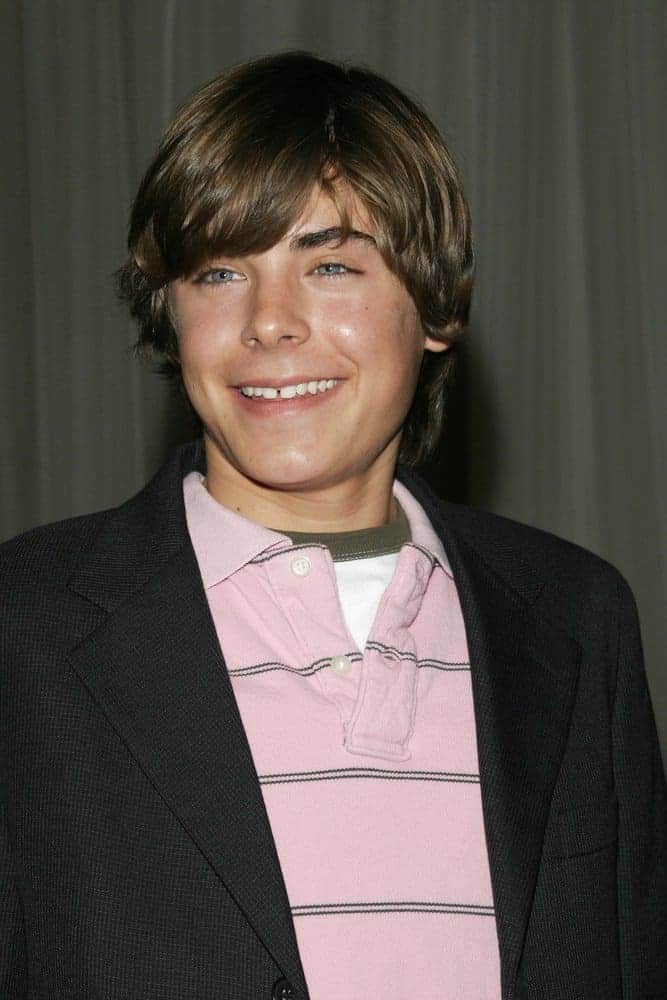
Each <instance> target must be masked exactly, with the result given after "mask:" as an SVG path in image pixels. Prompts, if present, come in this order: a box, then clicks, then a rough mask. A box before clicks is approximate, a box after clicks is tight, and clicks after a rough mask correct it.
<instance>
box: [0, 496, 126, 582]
mask: <svg viewBox="0 0 667 1000" xmlns="http://www.w3.org/2000/svg"><path fill="white" fill-rule="evenodd" d="M112 513H113V509H110V510H103V511H97V512H96V513H93V514H82V515H79V516H78V517H70V518H66V519H65V520H62V521H55V522H53V523H51V524H43V525H40V526H39V527H36V528H31V529H30V530H28V531H25V532H23V533H22V534H20V535H16V537H14V538H10V539H8V540H7V541H6V542H3V543H2V544H0V588H4V587H5V586H11V587H12V589H14V588H15V587H16V586H17V585H20V584H21V583H24V584H28V585H30V584H34V585H37V586H39V585H40V584H41V583H42V582H46V581H47V580H48V581H53V580H54V579H55V578H57V579H59V580H67V579H68V578H69V576H70V575H71V574H72V573H73V572H74V569H75V567H76V566H77V564H78V562H79V560H80V559H81V557H82V555H84V554H85V552H86V551H87V550H88V549H89V548H90V547H91V546H92V545H93V543H94V541H95V539H96V538H97V536H98V535H99V533H100V531H101V530H102V528H103V527H104V526H105V524H106V523H107V522H108V520H109V517H110V516H111V515H112Z"/></svg>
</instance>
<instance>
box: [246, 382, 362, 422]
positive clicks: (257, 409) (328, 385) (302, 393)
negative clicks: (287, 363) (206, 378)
mask: <svg viewBox="0 0 667 1000" xmlns="http://www.w3.org/2000/svg"><path fill="white" fill-rule="evenodd" d="M344 382H345V380H344V379H335V378H334V379H331V378H329V379H324V378H322V379H309V380H308V381H305V380H304V381H300V382H293V383H290V384H289V385H280V386H276V385H273V386H251V385H242V386H234V387H233V390H232V391H233V392H234V395H235V396H236V399H237V401H238V403H239V405H240V406H241V408H242V409H243V411H244V412H245V413H248V414H251V415H253V416H256V417H271V418H274V417H283V416H284V417H288V416H292V415H299V416H301V415H304V414H307V413H309V412H310V411H311V410H317V409H319V408H320V407H326V406H327V405H328V403H329V402H330V401H331V400H332V399H333V398H334V397H335V396H337V395H338V393H339V392H340V391H341V387H342V386H343V384H344Z"/></svg>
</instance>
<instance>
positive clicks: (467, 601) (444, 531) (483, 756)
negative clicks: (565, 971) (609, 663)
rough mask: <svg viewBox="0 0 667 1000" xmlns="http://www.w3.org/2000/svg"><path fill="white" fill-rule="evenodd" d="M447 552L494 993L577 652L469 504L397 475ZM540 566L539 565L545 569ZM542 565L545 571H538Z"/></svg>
mask: <svg viewBox="0 0 667 1000" xmlns="http://www.w3.org/2000/svg"><path fill="white" fill-rule="evenodd" d="M401 478H402V479H404V480H406V485H408V486H409V488H410V489H411V490H412V492H413V493H414V494H415V496H416V497H417V499H418V500H419V501H420V503H421V504H422V506H423V507H424V509H425V510H426V512H427V513H428V515H429V517H430V519H431V522H432V523H433V525H434V527H435V529H436V531H438V533H439V534H440V537H441V539H442V542H443V545H444V547H445V551H446V553H447V556H448V558H449V561H450V564H451V567H452V572H453V575H454V579H455V582H456V585H457V590H458V594H459V599H460V601H461V607H462V612H463V618H464V622H465V628H466V636H467V641H468V650H469V654H470V663H471V673H472V685H473V699H474V704H475V716H476V727H477V745H478V753H479V765H480V784H481V792H482V805H483V811H484V824H485V830H486V839H487V846H488V851H489V863H490V869H491V881H492V886H493V894H494V902H495V910H496V922H497V930H498V939H499V946H500V958H501V973H502V996H503V1000H508V998H510V997H511V996H513V993H514V985H515V981H516V978H517V973H518V969H519V962H520V958H521V950H522V946H523V941H524V937H525V933H526V929H527V924H528V919H529V916H530V908H531V903H532V898H533V893H534V889H535V883H536V880H537V874H538V869H539V864H540V858H541V852H542V842H543V839H544V832H545V827H546V822H547V816H548V812H549V807H550V802H551V796H552V792H553V789H554V785H555V783H556V778H557V775H558V771H559V767H560V763H561V760H562V757H563V754H564V751H565V744H566V740H567V734H568V728H569V723H570V717H571V714H572V709H573V705H574V697H575V692H576V685H577V680H578V677H579V668H580V661H581V655H582V650H581V647H580V645H579V643H577V642H576V640H575V639H573V638H572V637H571V636H570V635H569V634H568V633H566V632H564V631H563V630H562V628H560V626H559V625H558V624H556V623H554V622H551V621H549V620H548V619H547V618H545V617H543V616H542V615H541V614H540V613H539V612H538V611H537V610H535V608H534V607H533V604H534V602H535V600H536V597H537V593H538V591H539V586H537V585H536V584H537V581H539V580H542V581H543V579H544V576H543V575H542V576H541V577H540V576H539V575H538V573H537V571H536V570H537V567H536V566H535V565H532V566H531V565H530V558H529V557H528V566H529V569H528V572H526V568H527V564H526V561H525V560H526V556H525V554H524V553H522V552H520V551H517V549H516V548H515V549H512V547H511V546H509V547H507V549H506V550H505V551H504V550H503V546H502V544H501V542H500V533H499V534H498V535H497V536H496V535H493V534H492V535H491V536H490V537H489V538H486V539H484V538H483V537H482V536H481V533H478V532H477V531H476V530H475V519H474V517H471V516H470V512H469V509H468V508H465V507H459V506H457V505H454V504H447V503H439V502H438V501H437V500H436V499H435V497H434V496H433V495H432V494H431V493H430V491H428V490H427V489H425V488H424V484H423V483H420V482H419V480H418V479H417V478H416V477H413V476H412V475H411V476H409V477H408V476H406V475H404V474H403V475H402V476H401ZM544 572H545V570H544V569H543V573H544ZM546 572H548V570H546Z"/></svg>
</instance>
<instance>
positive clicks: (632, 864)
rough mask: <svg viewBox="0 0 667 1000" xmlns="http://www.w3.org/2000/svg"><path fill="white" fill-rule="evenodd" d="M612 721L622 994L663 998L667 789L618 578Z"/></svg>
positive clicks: (635, 623) (634, 620)
mask: <svg viewBox="0 0 667 1000" xmlns="http://www.w3.org/2000/svg"><path fill="white" fill-rule="evenodd" d="M617 608H618V659H617V675H616V693H615V699H614V711H613V722H612V740H613V755H614V775H615V783H616V793H617V796H618V809H619V811H618V824H619V825H618V834H619V840H618V868H617V878H618V920H619V933H620V950H621V956H620V957H621V969H622V977H623V998H624V1000H640V998H641V1000H663V998H664V997H667V791H666V788H665V776H664V770H663V765H662V760H661V756H660V745H659V743H658V736H657V732H656V726H655V720H654V716H653V711H652V708H651V700H650V696H649V691H648V685H647V682H646V673H645V670H644V658H643V653H642V644H641V635H640V628H639V618H638V614H637V606H636V603H635V600H634V597H633V595H632V591H631V590H630V587H629V586H628V584H627V582H626V581H625V580H624V579H623V578H622V577H620V575H619V580H618V605H617Z"/></svg>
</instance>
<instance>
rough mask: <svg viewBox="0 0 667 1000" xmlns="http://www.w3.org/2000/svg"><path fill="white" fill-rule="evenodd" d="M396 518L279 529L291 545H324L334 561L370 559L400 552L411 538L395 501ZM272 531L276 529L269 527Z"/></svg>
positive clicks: (403, 516)
mask: <svg viewBox="0 0 667 1000" xmlns="http://www.w3.org/2000/svg"><path fill="white" fill-rule="evenodd" d="M396 506H397V508H398V517H397V518H396V520H395V521H392V522H391V523H390V524H381V525H378V526H377V527H375V528H358V529H356V530H355V531H285V530H284V529H283V530H282V531H281V534H283V535H287V537H288V538H289V539H291V541H292V542H293V543H294V544H295V545H326V547H327V548H328V549H329V551H330V552H331V557H332V559H333V561H334V562H348V561H350V560H352V559H372V558H375V557H377V556H386V555H391V554H393V553H395V552H400V550H401V549H402V547H403V545H405V543H406V542H410V541H411V540H412V537H411V533H410V522H409V521H408V518H407V516H406V513H405V511H404V510H403V508H402V507H401V505H400V503H399V502H398V500H397V501H396ZM273 530H276V529H273Z"/></svg>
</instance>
